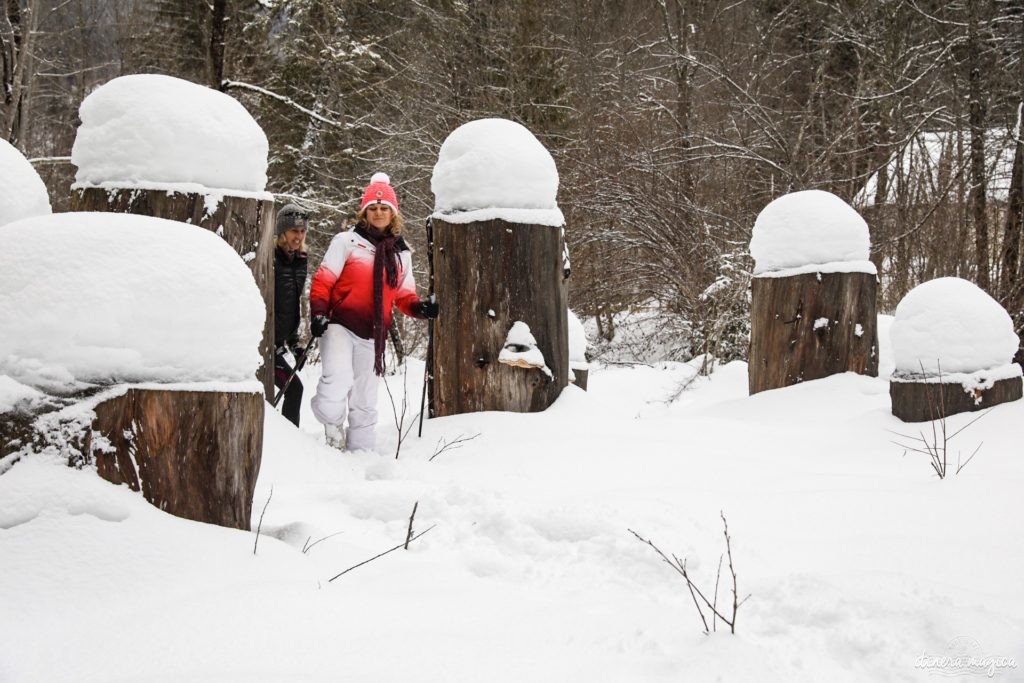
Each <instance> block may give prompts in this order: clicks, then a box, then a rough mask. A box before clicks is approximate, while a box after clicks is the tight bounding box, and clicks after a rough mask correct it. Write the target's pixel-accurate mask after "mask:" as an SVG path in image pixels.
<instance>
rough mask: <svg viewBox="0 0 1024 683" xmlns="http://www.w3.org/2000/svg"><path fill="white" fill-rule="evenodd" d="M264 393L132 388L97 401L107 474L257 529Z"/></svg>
mask: <svg viewBox="0 0 1024 683" xmlns="http://www.w3.org/2000/svg"><path fill="white" fill-rule="evenodd" d="M263 406H264V401H263V397H262V396H260V395H259V394H258V393H239V392H214V391H210V392H205V391H167V390H154V389H129V390H128V392H127V393H125V394H124V395H122V396H118V397H116V398H113V399H110V400H107V401H104V402H103V403H100V404H99V405H98V406H96V409H95V412H96V419H95V420H94V421H93V424H92V433H93V434H99V435H102V436H103V437H105V438H106V439H107V441H109V443H110V447H111V448H110V449H99V448H96V447H95V446H96V444H95V440H94V442H93V454H94V457H95V460H96V469H97V471H98V472H99V475H100V476H101V477H103V478H104V479H106V480H107V481H110V482H113V483H114V484H127V485H128V486H130V487H131V488H132V489H134V490H135V491H139V490H141V491H142V495H143V496H144V497H145V498H146V500H148V501H149V502H150V503H152V504H153V505H155V506H156V507H158V508H160V509H161V510H164V511H165V512H169V513H170V514H172V515H175V516H177V517H184V518H185V519H192V520H196V521H198V522H208V523H210V524H219V525H220V526H226V527H233V528H235V529H245V530H248V529H249V524H250V522H249V520H250V518H251V515H252V497H253V492H254V490H255V488H256V477H257V475H258V474H259V470H260V459H261V456H262V451H263Z"/></svg>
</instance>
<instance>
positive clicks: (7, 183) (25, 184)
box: [0, 138, 51, 225]
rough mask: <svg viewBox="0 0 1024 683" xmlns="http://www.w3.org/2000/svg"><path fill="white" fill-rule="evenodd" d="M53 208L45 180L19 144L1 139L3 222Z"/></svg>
mask: <svg viewBox="0 0 1024 683" xmlns="http://www.w3.org/2000/svg"><path fill="white" fill-rule="evenodd" d="M50 211H51V209H50V195H49V193H48V192H47V191H46V185H44V184H43V179H42V178H40V177H39V174H38V173H36V169H35V168H33V167H32V164H31V163H30V162H29V160H28V159H26V158H25V155H24V154H22V153H21V151H20V150H18V148H17V147H15V146H14V145H12V144H11V143H9V142H7V140H4V139H3V138H0V225H6V224H8V223H11V222H14V221H16V220H19V219H22V218H29V217H31V216H43V215H45V214H48V213H50Z"/></svg>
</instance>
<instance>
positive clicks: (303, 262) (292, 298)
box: [274, 247, 308, 347]
mask: <svg viewBox="0 0 1024 683" xmlns="http://www.w3.org/2000/svg"><path fill="white" fill-rule="evenodd" d="M307 261H308V259H307V257H306V252H304V251H299V252H295V253H294V254H292V255H290V256H289V255H288V252H286V251H285V250H284V249H282V248H280V247H278V248H276V249H275V250H274V346H275V347H280V346H281V345H282V344H284V343H286V342H287V343H289V344H295V343H297V342H298V336H299V334H298V333H299V321H300V320H301V316H300V315H299V300H300V299H301V298H302V290H303V289H305V288H306V273H307Z"/></svg>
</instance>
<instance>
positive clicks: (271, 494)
mask: <svg viewBox="0 0 1024 683" xmlns="http://www.w3.org/2000/svg"><path fill="white" fill-rule="evenodd" d="M273 497H274V487H273V486H271V487H270V495H269V496H267V502H266V503H264V504H263V511H262V512H261V513H260V521H259V523H258V524H257V525H256V541H255V542H254V543H253V544H252V554H253V555H255V554H256V546H258V545H259V543H260V529H262V528H263V515H265V514H267V506H268V505H270V499H271V498H273Z"/></svg>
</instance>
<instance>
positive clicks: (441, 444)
mask: <svg viewBox="0 0 1024 683" xmlns="http://www.w3.org/2000/svg"><path fill="white" fill-rule="evenodd" d="M478 436H480V432H477V433H476V434H474V435H473V436H464V435H462V434H459V435H458V436H457V437H455V439H454V440H453V441H445V440H444V437H441V438H440V439H439V440H438V442H437V446H435V447H434V454H433V455H432V456H430V457H429V458H427V462H432V461H433V460H434V458H436V457H437V456H439V455H441V454H442V453H444V452H445V451H447V450H448V449H452V450H455V449H456V448H462V446H463V445H464V444H465V443H466V442H467V441H472V440H473V439H475V438H476V437H478Z"/></svg>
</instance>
